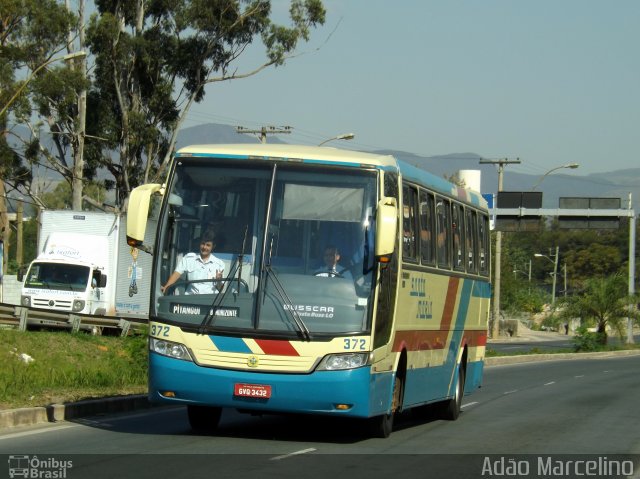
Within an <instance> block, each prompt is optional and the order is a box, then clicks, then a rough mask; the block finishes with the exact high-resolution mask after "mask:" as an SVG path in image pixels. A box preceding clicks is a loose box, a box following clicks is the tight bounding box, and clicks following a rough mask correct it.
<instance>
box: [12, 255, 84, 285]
mask: <svg viewBox="0 0 640 479" xmlns="http://www.w3.org/2000/svg"><path fill="white" fill-rule="evenodd" d="M88 283H89V267H88V266H81V265H75V264H64V263H38V262H36V263H33V264H32V265H31V268H30V269H29V272H28V273H27V278H26V279H25V282H24V286H25V288H46V289H57V290H61V291H85V290H86V289H87V286H88Z"/></svg>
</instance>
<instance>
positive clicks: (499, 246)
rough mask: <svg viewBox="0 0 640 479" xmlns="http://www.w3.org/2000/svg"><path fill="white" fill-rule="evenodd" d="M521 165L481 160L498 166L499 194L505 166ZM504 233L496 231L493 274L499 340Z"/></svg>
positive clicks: (495, 334)
mask: <svg viewBox="0 0 640 479" xmlns="http://www.w3.org/2000/svg"><path fill="white" fill-rule="evenodd" d="M514 163H515V164H519V163H520V159H516V160H508V159H506V158H505V159H502V160H484V159H483V160H480V164H481V165H483V164H493V165H498V193H499V192H501V191H502V183H503V177H504V166H505V165H508V164H514ZM501 256H502V231H496V257H495V266H494V269H495V271H494V272H493V328H492V329H491V337H492V338H494V339H495V338H497V337H498V336H499V335H500V281H501V276H502V275H501V273H500V268H501V267H502V258H501Z"/></svg>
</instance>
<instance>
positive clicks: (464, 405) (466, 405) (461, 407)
mask: <svg viewBox="0 0 640 479" xmlns="http://www.w3.org/2000/svg"><path fill="white" fill-rule="evenodd" d="M474 404H478V401H474V402H470V403H467V404H463V405H462V406H460V409H464V408H466V407H469V406H473V405H474Z"/></svg>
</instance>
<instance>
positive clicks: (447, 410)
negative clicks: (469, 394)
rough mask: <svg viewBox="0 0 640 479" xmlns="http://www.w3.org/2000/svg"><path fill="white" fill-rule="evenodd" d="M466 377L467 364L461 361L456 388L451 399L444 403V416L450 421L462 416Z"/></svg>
mask: <svg viewBox="0 0 640 479" xmlns="http://www.w3.org/2000/svg"><path fill="white" fill-rule="evenodd" d="M465 378H466V364H464V363H461V364H460V366H459V367H458V380H457V381H456V390H455V393H454V395H453V397H452V398H451V399H449V400H448V401H445V402H444V404H443V410H442V418H443V419H446V420H448V421H455V420H456V419H458V416H460V408H461V407H462V396H463V395H464V381H465Z"/></svg>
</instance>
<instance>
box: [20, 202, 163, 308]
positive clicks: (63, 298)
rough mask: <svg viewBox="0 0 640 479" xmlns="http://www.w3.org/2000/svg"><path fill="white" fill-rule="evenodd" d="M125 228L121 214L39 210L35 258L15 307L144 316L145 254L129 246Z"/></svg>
mask: <svg viewBox="0 0 640 479" xmlns="http://www.w3.org/2000/svg"><path fill="white" fill-rule="evenodd" d="M125 230H126V218H124V217H123V216H121V215H118V214H115V213H103V212H88V211H81V212H80V211H69V210H55V211H54V210H51V211H49V210H46V211H43V212H42V215H41V227H40V233H39V235H38V256H37V258H36V259H35V260H33V261H32V262H31V264H30V265H29V268H28V270H27V273H26V275H25V276H24V283H23V285H22V294H21V299H20V302H21V305H22V306H27V307H32V308H38V309H49V310H52V311H64V312H70V313H83V314H92V315H97V316H121V317H142V318H146V316H147V313H148V310H149V297H150V294H149V287H150V284H149V283H150V279H149V274H150V272H151V256H150V255H148V254H145V253H143V254H140V255H138V254H137V253H138V251H137V250H132V249H131V248H130V247H129V246H128V245H127V243H126V234H125V233H126V231H125ZM151 230H152V232H151V234H152V235H153V234H155V228H153V227H151ZM150 242H151V243H153V238H150ZM145 273H146V274H145Z"/></svg>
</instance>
